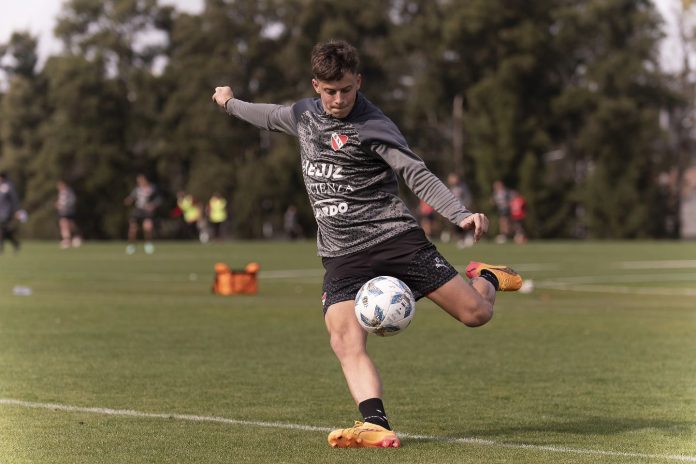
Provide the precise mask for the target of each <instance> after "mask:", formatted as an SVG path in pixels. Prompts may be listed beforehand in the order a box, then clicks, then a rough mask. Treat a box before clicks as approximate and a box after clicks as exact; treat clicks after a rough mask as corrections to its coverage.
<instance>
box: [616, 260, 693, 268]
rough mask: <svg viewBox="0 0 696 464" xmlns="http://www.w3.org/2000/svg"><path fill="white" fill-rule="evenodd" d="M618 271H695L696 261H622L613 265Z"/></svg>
mask: <svg viewBox="0 0 696 464" xmlns="http://www.w3.org/2000/svg"><path fill="white" fill-rule="evenodd" d="M615 266H616V267H618V268H620V269H696V259H672V260H666V261H622V262H619V263H615Z"/></svg>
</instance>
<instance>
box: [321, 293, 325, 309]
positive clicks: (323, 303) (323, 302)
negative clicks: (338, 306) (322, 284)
mask: <svg viewBox="0 0 696 464" xmlns="http://www.w3.org/2000/svg"><path fill="white" fill-rule="evenodd" d="M321 305H322V306H326V292H324V294H323V295H322V296H321Z"/></svg>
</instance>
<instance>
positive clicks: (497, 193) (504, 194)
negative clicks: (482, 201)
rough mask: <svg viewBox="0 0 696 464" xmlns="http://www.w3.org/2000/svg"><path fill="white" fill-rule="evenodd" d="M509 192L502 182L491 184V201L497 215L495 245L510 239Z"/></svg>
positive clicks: (497, 181)
mask: <svg viewBox="0 0 696 464" xmlns="http://www.w3.org/2000/svg"><path fill="white" fill-rule="evenodd" d="M510 198H511V197H510V190H509V189H508V188H507V187H506V186H505V184H504V183H503V181H502V180H496V181H495V182H493V195H492V198H491V199H492V201H493V204H494V205H495V209H496V211H497V213H498V236H497V237H496V238H495V241H496V242H497V243H505V242H507V240H508V238H509V237H510Z"/></svg>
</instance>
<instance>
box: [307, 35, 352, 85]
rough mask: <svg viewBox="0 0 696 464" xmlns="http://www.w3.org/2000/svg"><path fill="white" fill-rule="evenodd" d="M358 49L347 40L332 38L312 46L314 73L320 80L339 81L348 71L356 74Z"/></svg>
mask: <svg viewBox="0 0 696 464" xmlns="http://www.w3.org/2000/svg"><path fill="white" fill-rule="evenodd" d="M359 66H360V58H359V57H358V51H357V50H356V49H355V47H354V46H352V45H351V44H349V43H348V42H346V41H345V40H330V41H328V42H323V43H318V44H316V45H315V46H314V48H312V74H313V75H314V78H315V79H318V80H320V81H326V82H331V81H338V80H341V79H342V78H343V76H344V75H345V74H346V73H352V74H356V73H357V72H358V67H359Z"/></svg>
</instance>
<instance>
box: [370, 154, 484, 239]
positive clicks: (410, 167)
mask: <svg viewBox="0 0 696 464" xmlns="http://www.w3.org/2000/svg"><path fill="white" fill-rule="evenodd" d="M371 148H372V150H373V151H374V152H375V153H377V154H378V155H379V156H380V157H382V158H383V159H384V160H385V161H386V162H387V164H389V166H391V168H392V169H393V170H394V171H396V172H397V173H398V174H399V175H401V177H402V178H403V179H404V182H406V185H407V186H408V188H410V189H411V191H412V192H413V193H415V194H416V196H417V197H418V198H420V199H421V200H424V201H425V202H426V203H428V204H429V205H430V206H432V207H433V208H434V209H435V211H437V212H438V213H440V214H441V215H442V216H444V217H445V218H447V219H449V220H450V221H451V222H452V223H453V224H456V225H458V226H459V227H461V228H462V229H472V230H473V231H474V240H476V241H478V240H479V239H480V238H481V236H482V235H483V234H485V233H486V231H487V230H488V218H487V217H486V215H485V214H482V213H472V212H471V211H469V210H468V209H467V207H466V205H463V204H462V203H461V202H460V201H459V200H458V199H457V198H456V197H455V196H454V194H452V192H451V191H450V189H449V188H447V186H446V185H445V184H443V183H442V181H441V180H440V179H438V178H437V176H435V174H433V173H432V172H431V171H430V170H429V169H428V168H427V167H426V166H425V163H424V162H423V160H422V159H421V158H419V157H418V156H417V155H415V154H414V153H413V152H411V151H410V150H404V149H400V148H397V147H394V146H391V145H388V144H385V143H374V144H373V145H372V147H371Z"/></svg>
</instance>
